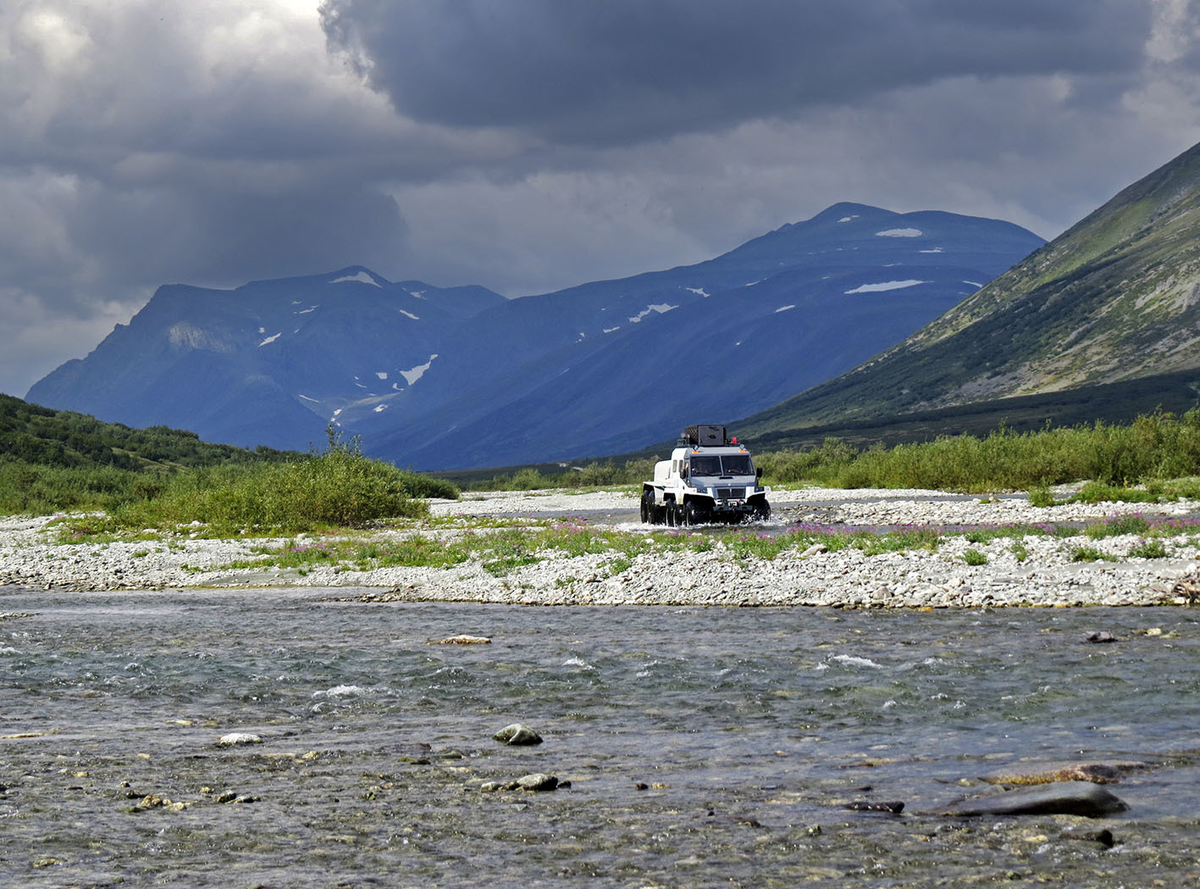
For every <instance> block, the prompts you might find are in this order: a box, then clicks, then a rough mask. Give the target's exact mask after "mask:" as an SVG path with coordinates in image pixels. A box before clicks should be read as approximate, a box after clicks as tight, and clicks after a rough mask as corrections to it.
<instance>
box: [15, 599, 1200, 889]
mask: <svg viewBox="0 0 1200 889" xmlns="http://www.w3.org/2000/svg"><path fill="white" fill-rule="evenodd" d="M355 592H356V591H354V590H346V589H339V590H312V589H306V590H287V589H274V590H253V591H246V590H220V591H188V592H154V593H137V592H132V593H130V592H126V593H64V592H60V591H47V592H43V591H30V590H23V589H18V588H12V587H9V588H0V705H2V706H0V787H3V791H2V792H0V883H3V884H4V885H14V886H16V885H20V886H30V887H40V886H47V887H48V886H97V887H98V886H116V885H118V884H120V885H124V886H131V885H132V886H138V885H156V886H157V885H179V886H214V887H215V886H220V887H250V886H279V887H284V886H287V887H335V886H355V887H357V886H454V885H465V884H468V883H469V884H480V883H486V884H488V885H492V886H499V887H507V886H514V887H515V886H522V887H533V886H564V885H587V886H597V887H641V886H671V887H685V886H726V887H728V886H754V887H772V886H789V887H790V886H797V885H821V886H855V887H862V886H870V887H906V886H912V887H916V886H922V887H923V886H961V885H975V886H992V885H1005V886H1013V885H1018V886H1020V885H1040V884H1043V883H1051V884H1056V883H1061V884H1066V885H1071V886H1092V885H1095V886H1101V885H1103V886H1116V885H1122V884H1123V885H1126V886H1148V885H1155V883H1154V881H1155V880H1161V881H1164V882H1161V883H1158V884H1157V885H1165V886H1177V885H1194V884H1195V883H1196V881H1197V879H1198V878H1200V767H1198V762H1200V756H1198V754H1200V734H1198V731H1197V730H1198V729H1200V667H1198V665H1200V611H1194V610H1188V609H1180V608H1157V609H1139V608H1128V609H1109V610H1104V609H1008V610H998V611H995V612H981V611H956V610H939V611H928V612H914V611H881V610H871V611H853V610H841V609H833V608H820V609H813V608H790V609H775V608H773V609H765V608H764V609H754V608H740V609H718V608H709V609H703V608H657V607H620V608H616V607H614V608H585V607H572V608H532V607H519V606H491V605H478V604H422V603H416V604H412V603H409V604H403V603H387V604H382V603H373V604H368V603H362V602H355V601H352V597H353V596H354V594H355ZM1097 631H1102V632H1106V633H1109V634H1111V635H1112V636H1113V637H1114V639H1115V641H1113V642H1110V643H1105V644H1097V643H1092V642H1089V641H1087V639H1088V635H1089V634H1090V633H1093V632H1097ZM456 634H471V635H475V636H485V637H489V638H490V639H491V640H492V641H491V643H490V644H487V645H483V644H480V645H430V644H429V643H430V642H431V641H435V640H439V639H442V638H444V637H448V636H453V635H456ZM513 722H521V723H524V724H526V725H529V726H530V727H532V728H534V729H535V730H536V731H538V732H539V733H540V734H541V735H542V737H543V738H544V743H542V744H540V745H537V746H534V747H522V748H516V747H507V746H504V745H501V744H499V743H497V742H496V741H494V740H492V737H491V736H492V734H493V733H494V732H496V731H497V730H498V729H500V728H502V727H504V726H505V725H508V724H509V723H513ZM234 732H239V733H244V734H253V735H257V736H258V737H259V738H261V741H262V743H257V744H249V745H238V746H231V747H220V746H218V743H217V742H218V739H219V738H221V737H222V736H224V735H227V734H229V733H234ZM1023 760H1033V761H1043V760H1045V761H1063V760H1074V761H1080V762H1094V761H1112V760H1122V761H1137V762H1140V763H1144V764H1145V766H1146V768H1144V769H1140V770H1137V771H1134V772H1131V773H1130V774H1129V775H1128V776H1127V777H1126V778H1125V780H1123V781H1122V782H1121V783H1118V784H1113V785H1110V786H1109V789H1110V790H1112V791H1113V792H1114V793H1116V794H1117V795H1118V796H1119V797H1120V798H1121V799H1122V800H1124V801H1125V802H1126V803H1127V804H1128V805H1129V809H1128V811H1127V812H1125V813H1123V814H1121V815H1119V816H1115V817H1113V818H1108V819H1103V820H1102V821H1094V822H1087V821H1085V820H1084V819H1079V818H1073V817H1067V816H1026V817H1007V818H979V819H950V818H945V817H941V816H936V815H931V814H925V813H927V812H928V811H929V810H930V809H932V808H934V807H936V806H939V805H941V804H944V803H947V802H950V801H952V800H954V799H958V798H960V797H962V796H964V795H966V794H969V793H979V792H982V791H984V790H987V789H988V787H987V785H983V784H980V783H979V782H978V781H977V780H976V779H977V778H978V776H980V775H982V774H984V773H986V772H990V771H994V770H996V769H998V768H1002V767H1005V766H1011V765H1013V764H1016V763H1020V762H1021V761H1023ZM534 772H543V773H547V774H552V775H554V776H556V777H557V778H558V779H559V780H560V781H561V782H569V786H567V787H563V788H560V789H558V790H556V791H553V792H544V793H530V792H525V791H505V790H500V791H497V792H492V793H487V792H482V791H481V790H480V786H481V785H482V784H483V783H484V782H488V781H498V782H501V783H503V782H507V781H511V780H514V779H516V778H518V777H520V776H522V775H525V774H528V773H534ZM856 801H858V802H880V801H889V802H890V801H903V802H904V804H905V806H904V810H903V813H902V814H900V815H888V814H881V813H876V812H858V811H851V810H848V809H846V808H845V805H846V804H847V803H850V802H856ZM1101 827H1106V828H1108V829H1109V830H1110V831H1111V834H1112V836H1113V838H1114V840H1115V843H1114V845H1112V847H1111V848H1109V847H1108V846H1106V845H1104V844H1102V843H1099V842H1096V841H1094V840H1089V839H1083V838H1080V833H1081V832H1082V833H1083V834H1085V835H1086V834H1088V833H1089V832H1091V833H1094V832H1095V831H1096V830H1098V829H1100V828H1101ZM1069 830H1074V831H1075V833H1074V834H1073V835H1072V834H1070V833H1067V834H1065V835H1064V831H1069Z"/></svg>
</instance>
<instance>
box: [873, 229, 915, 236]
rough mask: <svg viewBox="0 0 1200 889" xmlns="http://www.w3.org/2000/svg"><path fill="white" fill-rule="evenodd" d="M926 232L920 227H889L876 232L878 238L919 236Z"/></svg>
mask: <svg viewBox="0 0 1200 889" xmlns="http://www.w3.org/2000/svg"><path fill="white" fill-rule="evenodd" d="M922 234H924V232H922V231H921V230H920V229H919V228H889V229H885V230H884V231H881V232H875V237H877V238H919V237H921V235H922Z"/></svg>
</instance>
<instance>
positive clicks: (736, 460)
mask: <svg viewBox="0 0 1200 889" xmlns="http://www.w3.org/2000/svg"><path fill="white" fill-rule="evenodd" d="M688 471H689V473H690V474H691V476H692V478H696V477H705V476H707V477H720V476H730V475H754V464H753V463H751V462H750V455H749V454H726V455H724V456H718V455H716V454H711V455H710V454H704V455H699V454H696V455H693V456H692V458H691V468H690V469H689V470H688Z"/></svg>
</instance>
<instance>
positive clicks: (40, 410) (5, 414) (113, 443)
mask: <svg viewBox="0 0 1200 889" xmlns="http://www.w3.org/2000/svg"><path fill="white" fill-rule="evenodd" d="M296 456H298V454H297V453H295V452H290V451H276V450H273V449H271V448H262V447H260V448H258V449H256V450H246V449H245V448H237V447H233V446H232V445H223V444H210V443H209V442H204V441H201V440H200V438H199V436H197V435H196V434H195V433H194V432H187V431H186V430H182V429H168V428H167V427H166V426H151V427H149V428H147V429H130V428H129V427H128V426H124V425H122V424H120V423H102V422H101V421H99V420H97V419H96V418H95V417H89V416H87V415H86V414H77V413H75V412H73V411H56V410H52V409H50V408H45V407H40V406H39V405H36V404H30V403H29V402H26V401H22V400H21V399H19V398H13V397H12V396H11V395H3V394H0V462H6V461H22V462H25V463H31V464H37V465H41V466H55V467H64V468H80V469H84V468H98V467H111V468H115V469H124V470H129V471H133V472H141V471H146V470H156V471H157V470H163V469H171V468H181V467H188V468H196V467H200V466H211V465H215V464H221V463H250V462H261V461H271V460H281V459H293V458H295V457H296Z"/></svg>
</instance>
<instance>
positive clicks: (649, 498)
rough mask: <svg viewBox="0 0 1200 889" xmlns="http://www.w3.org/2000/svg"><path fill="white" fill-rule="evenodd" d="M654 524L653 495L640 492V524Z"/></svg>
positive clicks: (649, 492)
mask: <svg viewBox="0 0 1200 889" xmlns="http://www.w3.org/2000/svg"><path fill="white" fill-rule="evenodd" d="M653 523H654V493H653V492H652V491H642V524H653Z"/></svg>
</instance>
